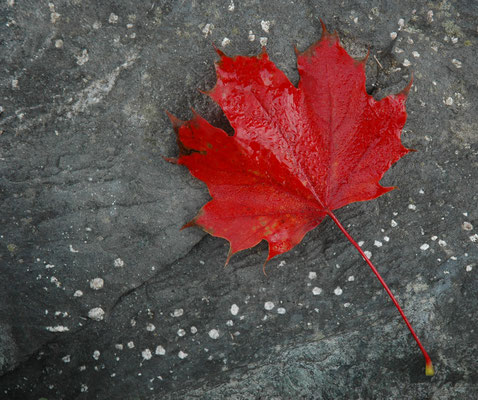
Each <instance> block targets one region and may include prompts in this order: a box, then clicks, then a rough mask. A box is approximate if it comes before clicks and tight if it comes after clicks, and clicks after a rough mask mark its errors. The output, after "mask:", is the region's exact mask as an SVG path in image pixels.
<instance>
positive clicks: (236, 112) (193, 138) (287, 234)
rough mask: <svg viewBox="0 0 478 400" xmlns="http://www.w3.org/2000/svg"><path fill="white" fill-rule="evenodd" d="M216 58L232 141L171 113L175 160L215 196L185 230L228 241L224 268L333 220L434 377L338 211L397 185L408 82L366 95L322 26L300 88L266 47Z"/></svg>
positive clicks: (305, 58)
mask: <svg viewBox="0 0 478 400" xmlns="http://www.w3.org/2000/svg"><path fill="white" fill-rule="evenodd" d="M217 52H218V53H219V55H220V57H221V59H220V61H219V62H217V63H216V72H217V83H216V86H215V87H214V88H213V89H212V90H211V91H209V92H207V94H208V95H209V96H210V97H211V98H212V99H213V100H214V101H216V103H218V104H219V106H220V107H221V108H222V110H223V111H224V113H225V115H226V117H227V118H228V120H229V121H230V124H231V126H232V127H233V129H234V135H233V136H229V135H227V134H226V132H224V131H223V130H222V129H219V128H216V127H214V126H212V125H210V124H209V123H208V122H207V121H206V120H205V119H203V118H202V117H201V116H199V115H198V114H196V113H194V117H193V119H191V120H190V121H186V122H184V121H180V120H179V119H177V118H175V117H174V116H172V115H170V118H171V121H172V123H173V126H174V128H175V131H176V133H177V138H178V144H179V148H180V157H179V158H178V159H175V160H173V161H175V162H177V163H178V164H181V165H185V166H186V167H188V168H189V171H190V172H191V174H192V175H193V176H195V177H196V178H198V179H200V180H202V181H203V182H205V183H206V185H207V187H208V189H209V193H210V194H211V197H212V200H211V201H210V202H208V203H207V204H206V205H205V206H204V207H203V208H202V209H201V210H200V211H199V213H198V215H197V216H196V217H195V218H194V219H193V220H192V221H191V222H189V223H188V224H186V225H185V227H189V226H193V225H196V226H199V227H201V228H202V229H204V230H205V231H206V232H208V233H210V234H211V235H213V236H218V237H222V238H224V239H226V240H228V241H229V243H230V250H229V255H228V257H227V262H228V261H229V259H230V257H231V255H232V254H234V253H236V252H238V251H241V250H244V249H247V248H250V247H253V246H255V245H257V244H258V243H259V242H260V241H261V240H266V241H267V242H268V243H269V256H268V258H267V260H269V259H271V258H272V257H274V256H276V255H278V254H282V253H284V252H287V251H289V250H290V249H292V248H293V247H294V246H295V245H297V244H298V243H300V241H301V240H302V239H303V237H304V235H305V234H306V233H307V232H308V231H310V230H311V229H313V228H315V227H316V226H317V225H318V224H320V223H321V221H322V220H323V219H324V217H325V216H329V217H331V218H332V219H333V221H334V222H335V223H336V224H337V226H338V227H339V228H340V229H341V231H342V232H343V233H344V234H345V236H346V237H347V238H348V239H349V240H350V242H351V243H352V244H353V245H354V246H355V247H356V248H357V250H358V251H359V252H360V254H361V255H362V257H363V258H364V259H365V261H366V262H367V263H368V264H369V266H370V267H371V268H372V270H373V272H374V273H375V275H376V276H377V277H378V279H379V280H380V282H381V283H382V285H383V286H384V288H385V290H386V291H387V293H388V294H389V296H390V297H391V299H392V301H393V302H394V304H395V305H396V307H397V308H398V310H399V312H400V314H401V315H402V317H403V318H404V320H405V322H406V324H407V326H408V328H409V329H410V331H411V333H412V335H413V337H414V338H415V340H416V341H417V343H418V345H419V347H420V349H421V350H422V352H423V354H424V356H425V359H426V373H427V375H433V367H432V364H431V361H430V357H429V356H428V354H427V353H426V351H425V349H424V348H423V346H422V345H421V343H420V341H419V339H418V337H417V336H416V334H415V332H414V331H413V329H412V327H411V325H410V323H409V322H408V320H407V318H406V317H405V315H404V314H403V311H402V310H401V308H400V306H399V305H398V303H397V301H396V299H395V297H394V296H393V294H392V293H391V291H390V289H389V288H388V287H387V285H386V284H385V282H384V281H383V279H382V278H381V277H380V275H379V273H378V271H377V270H376V268H375V267H374V266H373V264H372V263H371V262H370V260H369V259H368V258H367V256H366V255H365V254H364V252H363V251H362V250H361V248H360V247H359V246H358V244H357V243H356V242H355V241H354V240H353V239H352V237H351V236H350V235H349V234H348V232H347V231H346V230H345V228H344V227H343V226H342V225H341V223H340V222H339V221H338V219H337V218H336V216H335V214H334V213H333V211H334V210H337V209H339V208H341V207H343V206H345V205H347V204H350V203H352V202H356V201H365V200H372V199H375V198H376V197H378V196H381V195H382V194H384V193H387V192H388V191H390V190H392V189H393V187H383V186H381V185H380V183H379V181H380V179H381V178H382V176H383V174H384V173H385V172H386V171H387V170H388V169H389V168H390V166H391V165H392V164H393V163H394V162H396V161H398V160H399V159H400V158H401V157H402V156H404V155H405V154H407V153H408V152H409V151H410V150H409V149H407V148H405V147H404V146H403V145H402V142H401V140H400V135H401V131H402V128H403V126H404V124H405V121H406V119H407V113H406V110H405V101H406V98H407V94H408V91H409V89H410V87H411V82H410V84H409V85H408V86H407V87H406V88H405V89H404V90H402V91H401V92H400V93H398V94H396V95H391V96H388V97H386V98H384V99H382V100H380V101H377V100H375V99H374V98H373V97H372V96H370V95H368V94H367V92H366V90H365V62H366V58H365V59H364V60H361V61H356V60H354V59H352V58H351V57H350V56H349V55H348V54H347V52H346V51H345V49H344V48H343V47H342V46H341V45H340V42H339V38H338V35H337V34H336V33H333V34H330V33H329V32H327V30H326V28H325V26H324V25H323V34H322V38H321V39H320V40H319V41H318V42H317V43H315V44H313V45H312V46H311V47H309V48H308V49H307V50H306V51H305V52H303V53H299V52H297V66H298V70H299V74H300V82H299V84H298V87H295V86H294V85H293V84H292V83H291V82H290V81H289V79H288V78H287V77H286V75H285V74H284V73H283V72H282V71H280V70H279V69H278V68H277V67H276V66H275V64H274V63H273V62H271V61H270V60H269V57H268V55H267V53H266V51H265V50H264V49H263V51H262V53H261V54H259V55H258V56H257V57H242V56H237V57H233V58H230V57H227V56H225V55H224V53H222V52H221V51H219V50H217ZM227 262H226V263H227Z"/></svg>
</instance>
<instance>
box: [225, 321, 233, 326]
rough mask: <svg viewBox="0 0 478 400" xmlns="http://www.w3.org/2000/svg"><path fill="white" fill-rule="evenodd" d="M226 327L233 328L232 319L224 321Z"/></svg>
mask: <svg viewBox="0 0 478 400" xmlns="http://www.w3.org/2000/svg"><path fill="white" fill-rule="evenodd" d="M226 325H227V326H234V321H233V320H232V319H229V320H227V321H226Z"/></svg>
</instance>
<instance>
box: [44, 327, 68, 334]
mask: <svg viewBox="0 0 478 400" xmlns="http://www.w3.org/2000/svg"><path fill="white" fill-rule="evenodd" d="M45 329H46V330H47V331H49V332H53V333H61V332H68V331H69V330H70V329H69V328H68V327H67V326H63V325H57V326H47V327H46V328H45Z"/></svg>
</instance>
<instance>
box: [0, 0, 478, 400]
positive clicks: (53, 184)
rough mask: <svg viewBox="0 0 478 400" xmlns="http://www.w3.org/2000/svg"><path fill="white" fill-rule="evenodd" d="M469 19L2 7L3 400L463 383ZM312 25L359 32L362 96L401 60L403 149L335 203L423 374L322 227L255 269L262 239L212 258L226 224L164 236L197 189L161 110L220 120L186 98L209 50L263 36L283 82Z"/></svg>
mask: <svg viewBox="0 0 478 400" xmlns="http://www.w3.org/2000/svg"><path fill="white" fill-rule="evenodd" d="M477 17H478V6H477V5H476V3H475V2H473V1H470V0H468V1H443V2H439V3H433V2H430V3H420V4H417V3H416V2H412V1H401V2H379V1H367V2H364V1H351V0H345V1H343V2H341V3H334V2H326V1H296V2H289V1H274V2H257V1H208V2H199V1H167V0H166V1H141V2H133V1H126V0H118V1H102V2H94V1H79V0H69V1H67V0H64V1H54V0H52V1H51V2H50V3H48V2H45V1H41V2H38V1H22V2H20V1H13V0H6V1H5V0H4V1H3V2H2V3H1V5H0V38H1V41H0V46H1V47H0V49H1V51H0V59H1V63H0V65H1V71H2V73H1V75H0V107H1V108H0V132H1V134H0V201H1V207H2V213H1V215H0V227H1V228H0V264H1V266H0V274H1V279H0V305H1V306H0V375H1V376H0V397H4V398H8V399H30V398H31V399H38V398H42V397H43V398H47V399H57V398H58V399H60V398H77V399H83V398H84V399H86V398H88V399H105V398H123V399H133V398H151V399H168V398H169V399H176V398H202V399H223V398H227V399H258V398H264V399H292V398H294V399H295V398H304V399H309V398H310V399H341V398H344V399H349V398H367V399H374V398H377V399H396V398H401V399H429V398H433V399H451V398H456V399H475V398H477V397H478V385H477V383H476V382H478V373H477V370H478V368H477V367H478V365H477V364H478V363H477V361H476V360H477V359H478V349H477V345H476V343H478V334H477V332H476V326H477V322H478V318H477V313H476V309H477V307H478V304H477V300H476V295H475V294H476V292H477V290H478V283H477V273H478V264H477V259H478V245H477V243H476V242H473V241H472V240H470V238H473V237H474V236H473V235H476V233H477V232H476V227H478V209H477V206H476V204H477V202H478V198H477V192H476V188H477V184H476V176H478V170H477V169H478V168H477V167H478V165H477V161H476V160H477V157H476V156H477V154H478V149H477V145H478V134H477V130H478V117H477V115H478V110H477V105H478V103H477V101H476V99H477V94H478V93H477V86H476V82H477V81H478V69H477V68H476V46H477V41H478V32H477V26H478V25H477ZM319 18H322V19H323V20H324V21H325V22H326V23H327V25H328V27H329V29H330V30H333V29H336V30H337V31H338V32H339V34H340V36H341V39H342V41H343V43H344V45H345V47H346V48H347V49H348V51H349V52H350V53H351V54H353V55H354V56H356V57H363V56H364V55H365V54H366V52H367V49H368V48H370V52H371V55H370V57H369V60H368V64H367V74H368V81H367V88H368V90H369V92H370V93H373V94H374V95H375V96H377V97H379V98H380V97H382V96H384V95H386V94H389V93H392V92H396V91H398V90H400V89H401V88H403V87H404V86H405V85H406V83H407V82H408V80H409V79H410V77H411V72H412V71H413V74H414V87H413V89H412V91H411V94H410V97H409V100H408V109H409V119H408V122H407V125H406V130H405V133H404V142H405V144H406V145H407V146H408V147H412V148H415V149H417V150H418V152H417V153H413V154H410V155H408V156H407V157H406V158H404V159H403V160H401V161H400V162H399V163H397V164H396V165H395V166H394V167H393V168H392V169H391V170H390V171H389V172H388V173H387V175H386V176H385V178H384V183H385V184H388V185H397V186H399V187H400V189H399V190H396V191H393V192H391V193H389V194H387V195H385V196H383V197H381V198H379V199H377V200H375V201H373V202H368V203H363V204H353V205H350V206H348V207H346V208H344V209H343V210H340V211H339V212H338V217H339V218H340V219H341V220H342V222H343V223H344V224H345V225H346V226H347V227H348V228H349V229H350V232H351V233H352V235H353V236H354V237H355V238H356V239H357V240H362V241H363V242H364V244H363V248H364V249H366V250H368V251H370V252H371V253H372V259H373V261H374V262H375V263H376V265H377V266H378V268H379V269H380V271H382V273H383V275H384V278H385V279H386V281H387V282H388V284H389V285H390V287H391V288H392V290H393V291H394V292H395V293H396V294H397V296H398V297H399V300H400V301H401V303H402V304H403V306H404V308H405V311H406V312H407V314H408V316H409V318H410V320H411V321H412V323H413V324H414V326H415V328H416V330H417V332H418V334H419V336H420V337H421V338H422V340H423V342H424V343H425V344H426V346H427V348H428V349H429V351H430V354H431V356H432V358H433V360H434V363H435V367H436V370H437V371H436V372H437V373H436V376H435V377H433V378H431V379H430V378H427V377H425V375H424V373H423V369H424V365H423V360H422V357H421V354H420V352H419V350H418V349H417V347H416V345H415V344H414V342H413V341H412V339H411V337H410V335H409V334H408V331H407V330H406V328H405V326H404V325H403V323H402V321H401V320H400V318H399V315H398V313H397V311H396V310H395V308H394V307H393V304H392V303H391V302H390V301H389V299H388V298H387V296H386V294H385V292H384V291H383V290H382V289H381V287H380V285H379V283H378V282H377V281H376V279H375V278H374V277H373V275H372V274H371V272H370V271H369V269H368V267H367V266H366V264H365V263H364V262H363V261H362V260H361V259H360V257H359V256H358V254H356V251H354V249H353V248H352V246H351V245H350V244H349V243H347V241H346V239H345V238H344V237H343V236H342V235H341V234H340V232H339V231H338V229H336V228H335V226H334V224H333V223H332V222H331V221H330V220H326V221H324V222H323V223H322V224H321V225H320V226H319V227H318V228H317V229H315V230H314V231H312V232H311V233H310V234H308V235H307V236H306V238H305V239H304V241H303V242H302V243H301V244H300V245H299V246H297V247H296V248H295V249H294V250H293V251H291V252H290V253H288V254H285V255H283V256H281V257H278V258H277V259H274V260H273V261H272V262H270V263H269V264H268V276H264V275H263V274H262V270H261V266H262V263H263V260H264V259H265V258H266V251H265V250H266V248H265V246H264V244H261V245H260V246H258V247H257V248H254V249H252V250H248V251H244V252H242V253H240V254H239V255H237V256H235V257H233V259H232V260H231V263H230V265H229V266H228V267H227V268H226V269H224V267H223V265H224V261H225V258H226V253H227V246H226V243H225V242H224V241H223V240H221V239H217V238H212V237H210V236H207V235H205V234H204V233H203V232H200V231H198V230H194V229H188V230H184V231H180V230H179V228H180V227H181V226H182V224H184V223H185V222H187V221H188V220H189V219H190V218H192V217H193V216H194V215H195V213H196V212H197V210H198V209H199V207H200V206H201V205H202V204H204V202H205V201H207V199H208V194H207V190H206V189H205V187H204V186H203V185H202V184H201V183H200V182H197V181H195V180H194V179H192V178H191V176H190V175H189V174H188V172H187V171H186V170H185V169H184V168H180V167H177V166H174V165H170V164H168V163H166V162H165V161H164V160H163V159H162V157H161V156H162V155H167V156H173V155H175V154H176V151H177V150H176V145H175V140H174V134H173V132H172V129H171V126H170V124H169V121H168V120H167V117H166V115H165V113H164V111H165V110H169V111H171V112H173V113H174V114H176V115H177V116H178V117H180V118H183V119H187V118H190V116H191V112H190V109H189V108H190V107H194V108H195V109H197V110H198V111H199V112H200V113H201V114H202V115H203V116H205V117H206V118H208V119H209V120H210V121H211V122H212V123H214V124H216V125H217V126H221V127H223V128H225V129H229V128H228V124H227V122H226V121H225V119H224V117H223V116H222V115H221V112H220V110H218V108H217V107H216V106H215V105H214V104H212V103H211V102H210V100H208V98H207V97H206V96H204V95H202V94H201V93H199V92H198V91H197V90H196V89H197V88H200V89H209V88H211V87H212V86H213V85H214V81H215V77H214V67H213V61H214V60H215V59H216V55H215V53H214V49H213V47H212V46H211V43H215V44H216V45H217V46H219V47H221V45H222V44H225V45H226V46H225V47H224V48H223V50H224V51H225V52H227V53H228V54H231V55H232V54H245V55H253V54H257V53H258V52H259V51H260V47H261V45H260V40H261V38H267V49H268V51H269V54H270V56H271V58H272V59H273V60H274V61H275V62H276V63H277V64H278V65H279V67H280V68H282V69H283V70H284V71H285V72H286V73H287V74H288V76H289V77H290V78H291V79H292V80H293V81H294V82H297V79H298V76H297V71H296V69H295V57H294V52H293V45H294V44H296V45H297V47H298V48H299V49H305V48H306V47H307V46H308V45H310V44H311V43H313V42H314V41H315V40H317V39H318V38H319V36H320V32H321V28H320V22H319ZM262 21H264V22H262ZM267 21H268V22H267ZM207 24H209V25H208V26H207ZM263 27H264V28H266V29H265V30H264V28H263ZM266 30H269V32H266ZM249 31H252V33H249ZM253 37H254V40H253V41H251V40H250V39H252V38H253ZM225 38H228V39H229V41H227V40H224V39H225ZM392 38H395V39H392ZM264 41H265V40H264V39H262V42H264ZM392 221H394V222H393V223H392ZM466 223H469V224H471V225H472V227H471V229H470V226H469V225H467V224H466ZM387 238H388V240H387ZM376 241H379V242H381V243H382V246H380V247H378V246H377V245H376ZM424 244H427V245H428V247H427V246H423V245H424ZM422 249H424V250H422ZM310 272H315V274H316V275H314V274H310ZM351 276H353V277H354V279H351V278H350V277H351ZM311 277H312V279H311ZM95 278H101V279H103V281H104V287H103V288H102V289H101V290H94V289H92V288H91V287H90V284H89V282H90V281H91V280H92V279H95ZM337 287H340V288H341V289H342V293H341V294H340V295H337V294H338V293H340V291H339V290H337V291H336V290H335V289H336V288H337ZM314 288H320V289H322V291H320V290H318V289H316V290H314ZM78 291H81V292H82V293H83V295H82V296H79V295H78V293H79V292H78ZM75 293H77V295H76V296H75ZM336 293H337V294H336ZM267 302H272V303H273V304H274V308H272V309H270V310H267V309H265V307H264V305H265V304H266V303H267ZM233 304H236V305H237V306H238V307H239V311H238V312H237V314H236V315H233V314H231V306H232V305H233ZM97 307H99V308H102V309H103V310H104V311H105V316H104V319H102V320H100V321H95V320H92V319H89V318H88V312H89V311H90V310H91V309H94V308H97ZM180 309H182V310H183V311H182V313H181V312H179V310H180ZM279 309H280V310H281V311H280V312H278V310H279ZM284 310H285V313H284ZM150 324H153V325H154V326H155V328H156V329H154V330H151V329H149V328H148V327H150V326H151V325H150ZM216 331H217V332H216ZM210 332H213V335H210ZM178 333H180V334H178ZM158 346H160V347H158ZM156 349H159V350H158V351H157V350H156ZM145 355H146V356H145Z"/></svg>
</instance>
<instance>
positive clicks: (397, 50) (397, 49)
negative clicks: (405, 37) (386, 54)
mask: <svg viewBox="0 0 478 400" xmlns="http://www.w3.org/2000/svg"><path fill="white" fill-rule="evenodd" d="M395 53H397V54H400V53H403V49H401V48H400V47H395Z"/></svg>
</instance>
